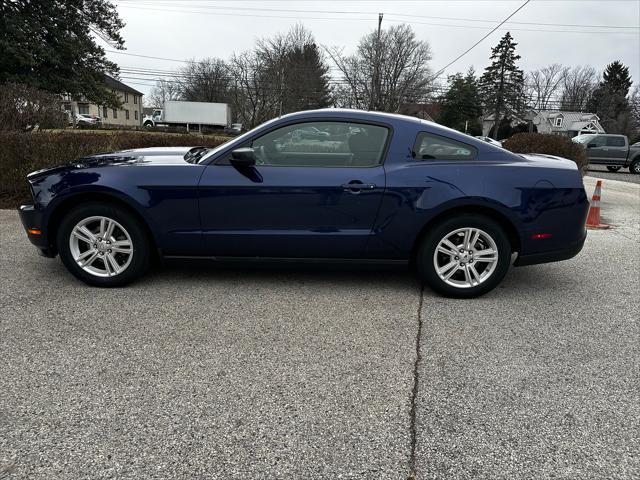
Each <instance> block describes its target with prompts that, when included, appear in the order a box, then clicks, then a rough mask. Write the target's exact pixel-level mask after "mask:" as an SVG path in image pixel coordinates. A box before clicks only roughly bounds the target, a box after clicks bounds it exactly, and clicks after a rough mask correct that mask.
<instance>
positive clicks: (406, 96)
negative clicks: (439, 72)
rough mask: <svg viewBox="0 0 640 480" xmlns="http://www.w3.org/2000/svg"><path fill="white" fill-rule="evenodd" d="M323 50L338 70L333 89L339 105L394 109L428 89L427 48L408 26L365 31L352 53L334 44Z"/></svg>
mask: <svg viewBox="0 0 640 480" xmlns="http://www.w3.org/2000/svg"><path fill="white" fill-rule="evenodd" d="M326 51H327V53H328V55H329V56H330V58H331V59H332V60H333V62H334V64H335V65H336V67H337V68H338V69H339V70H340V72H341V73H342V77H343V78H342V79H341V85H340V86H338V87H337V88H336V92H335V95H336V102H337V103H338V104H339V105H340V106H344V107H349V108H361V109H373V110H381V111H387V112H397V111H399V110H400V106H401V105H402V104H403V103H416V102H418V101H419V100H421V99H423V98H424V97H425V96H426V95H427V93H428V92H429V90H430V87H431V84H432V80H431V78H430V77H431V70H430V68H429V61H430V60H431V48H430V47H429V44H428V43H427V42H425V41H420V40H418V39H417V38H416V35H415V33H414V31H413V29H412V28H411V27H410V26H408V25H404V24H403V25H394V26H392V27H390V28H389V29H387V30H382V31H381V32H380V36H379V37H378V33H377V31H375V32H371V33H369V34H368V35H366V36H364V37H363V38H362V39H361V40H360V43H359V44H358V49H357V51H356V53H355V54H354V55H350V56H346V55H344V54H343V51H342V49H340V48H336V47H334V48H329V49H326ZM372 79H373V81H372Z"/></svg>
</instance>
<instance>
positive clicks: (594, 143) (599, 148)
mask: <svg viewBox="0 0 640 480" xmlns="http://www.w3.org/2000/svg"><path fill="white" fill-rule="evenodd" d="M606 148H607V139H606V137H604V136H602V135H597V136H595V137H593V138H592V139H591V140H589V143H588V144H587V156H588V157H589V161H590V162H592V163H607V161H608V159H607V156H606Z"/></svg>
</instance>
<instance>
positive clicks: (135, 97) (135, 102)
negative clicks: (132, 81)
mask: <svg viewBox="0 0 640 480" xmlns="http://www.w3.org/2000/svg"><path fill="white" fill-rule="evenodd" d="M133 104H134V105H137V104H138V96H137V95H134V96H133Z"/></svg>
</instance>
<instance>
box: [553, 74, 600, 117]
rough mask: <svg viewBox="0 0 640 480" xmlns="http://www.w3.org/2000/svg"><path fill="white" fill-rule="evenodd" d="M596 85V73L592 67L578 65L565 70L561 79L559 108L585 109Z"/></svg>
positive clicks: (569, 109) (568, 109)
mask: <svg viewBox="0 0 640 480" xmlns="http://www.w3.org/2000/svg"><path fill="white" fill-rule="evenodd" d="M597 86H598V75H597V73H596V70H595V69H594V68H593V67H590V66H588V65H585V66H582V65H578V66H577V67H573V68H571V69H569V70H568V71H567V73H566V74H565V76H564V79H563V81H562V95H561V98H562V101H561V107H560V109H561V110H566V111H571V110H574V111H585V110H586V108H587V102H588V101H589V99H590V98H591V95H592V93H593V91H594V90H595V88H596V87H597Z"/></svg>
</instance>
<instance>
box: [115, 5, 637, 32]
mask: <svg viewBox="0 0 640 480" xmlns="http://www.w3.org/2000/svg"><path fill="white" fill-rule="evenodd" d="M181 1H182V0H173V1H172V2H158V1H155V0H153V1H151V0H141V1H132V0H118V2H119V3H129V4H132V5H133V4H137V5H143V6H147V5H150V6H165V7H174V8H175V7H176V3H180V2H181ZM123 6H124V5H123ZM127 6H131V5H127ZM178 7H181V6H180V5H178ZM139 8H142V7H139ZM188 8H206V9H208V10H231V11H234V10H235V11H241V12H242V11H249V12H280V13H321V14H332V15H334V14H341V15H377V14H378V13H379V12H368V11H362V10H356V11H354V10H308V9H306V10H298V9H291V8H289V9H283V8H262V7H237V6H233V7H226V6H221V5H207V4H198V5H193V4H191V5H190V6H189V7H188ZM383 13H384V14H385V15H391V16H396V17H409V18H427V19H436V20H454V21H463V22H480V23H500V21H499V20H483V19H477V18H461V17H441V16H435V15H413V14H411V15H410V14H406V13H398V12H383ZM508 23H510V24H513V25H516V24H517V25H541V26H550V27H579V28H616V29H636V30H637V29H638V28H640V26H628V25H586V24H575V23H573V24H572V23H545V22H518V21H511V22H508ZM479 28H485V27H479Z"/></svg>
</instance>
